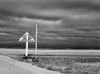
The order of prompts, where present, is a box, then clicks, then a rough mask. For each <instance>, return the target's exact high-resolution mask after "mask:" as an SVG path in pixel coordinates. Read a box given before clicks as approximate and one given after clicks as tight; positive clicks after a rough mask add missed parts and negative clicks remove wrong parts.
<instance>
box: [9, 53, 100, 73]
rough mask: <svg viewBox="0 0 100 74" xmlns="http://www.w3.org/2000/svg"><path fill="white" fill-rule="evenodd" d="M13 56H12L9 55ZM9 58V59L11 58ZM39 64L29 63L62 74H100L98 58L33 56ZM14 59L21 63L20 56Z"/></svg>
mask: <svg viewBox="0 0 100 74" xmlns="http://www.w3.org/2000/svg"><path fill="white" fill-rule="evenodd" d="M11 56H13V55H11ZM11 56H10V57H11ZM35 57H36V58H37V59H38V60H39V62H30V63H32V64H34V65H36V66H38V67H41V68H45V69H48V70H52V71H58V72H61V73H64V74H100V56H99V57H96V56H93V57H91V56H85V57H83V56H35ZM13 58H14V59H16V60H19V61H22V60H21V59H20V56H18V57H17V56H13Z"/></svg>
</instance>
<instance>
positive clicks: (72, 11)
mask: <svg viewBox="0 0 100 74" xmlns="http://www.w3.org/2000/svg"><path fill="white" fill-rule="evenodd" d="M99 15H100V0H0V32H1V33H0V36H5V35H6V36H8V37H9V40H10V39H11V38H14V39H13V40H11V41H14V40H16V39H18V38H19V37H20V36H21V35H22V34H24V33H25V32H26V31H28V32H30V33H31V34H32V35H33V34H34V35H35V33H34V32H35V26H34V22H40V27H39V34H38V37H39V41H42V42H46V43H48V42H51V43H57V41H58V43H65V44H68V43H69V44H71V43H73V42H74V43H96V42H97V41H99V40H100V35H99V33H100V23H99V20H100V16H99ZM10 37H11V38H10ZM2 38H3V37H2ZM72 39H73V41H72Z"/></svg>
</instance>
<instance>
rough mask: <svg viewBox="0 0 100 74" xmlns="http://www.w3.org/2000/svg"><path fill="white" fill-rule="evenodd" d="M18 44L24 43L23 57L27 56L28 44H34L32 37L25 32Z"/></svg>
mask: <svg viewBox="0 0 100 74" xmlns="http://www.w3.org/2000/svg"><path fill="white" fill-rule="evenodd" d="M19 42H26V50H25V56H28V42H34V39H33V37H32V36H31V35H30V34H29V33H28V32H26V33H25V34H24V35H23V36H22V37H21V38H20V39H19Z"/></svg>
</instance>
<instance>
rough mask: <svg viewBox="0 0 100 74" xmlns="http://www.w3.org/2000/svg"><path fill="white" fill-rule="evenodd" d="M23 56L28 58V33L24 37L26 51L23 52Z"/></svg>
mask: <svg viewBox="0 0 100 74" xmlns="http://www.w3.org/2000/svg"><path fill="white" fill-rule="evenodd" d="M25 56H28V33H27V35H26V51H25Z"/></svg>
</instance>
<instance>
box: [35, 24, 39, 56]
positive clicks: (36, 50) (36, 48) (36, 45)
mask: <svg viewBox="0 0 100 74" xmlns="http://www.w3.org/2000/svg"><path fill="white" fill-rule="evenodd" d="M38 25H39V23H36V35H35V54H37V44H38V43H37V32H38Z"/></svg>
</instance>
